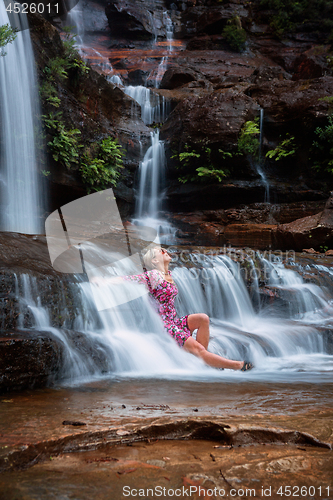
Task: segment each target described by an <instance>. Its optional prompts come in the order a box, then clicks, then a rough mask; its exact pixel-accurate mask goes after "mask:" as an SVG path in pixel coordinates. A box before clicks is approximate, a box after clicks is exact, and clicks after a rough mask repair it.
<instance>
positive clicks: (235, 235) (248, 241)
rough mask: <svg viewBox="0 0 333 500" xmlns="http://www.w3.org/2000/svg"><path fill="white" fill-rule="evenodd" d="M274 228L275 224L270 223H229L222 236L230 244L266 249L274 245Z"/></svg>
mask: <svg viewBox="0 0 333 500" xmlns="http://www.w3.org/2000/svg"><path fill="white" fill-rule="evenodd" d="M275 229H276V225H272V224H230V225H229V226H227V227H226V229H225V231H224V237H225V239H226V242H227V244H229V245H231V246H235V247H250V248H258V249H259V250H267V249H270V248H272V247H274V239H273V237H274V236H273V234H274V231H275Z"/></svg>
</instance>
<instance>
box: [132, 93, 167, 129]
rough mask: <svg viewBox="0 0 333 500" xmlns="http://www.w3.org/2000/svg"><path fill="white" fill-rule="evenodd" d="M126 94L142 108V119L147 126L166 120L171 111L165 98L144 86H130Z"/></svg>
mask: <svg viewBox="0 0 333 500" xmlns="http://www.w3.org/2000/svg"><path fill="white" fill-rule="evenodd" d="M124 92H125V94H127V95H129V96H130V97H132V99H134V100H135V101H136V102H137V103H138V104H139V105H140V106H141V119H142V121H143V122H144V123H145V124H146V125H151V124H152V123H162V122H164V121H165V120H166V118H167V116H168V114H169V111H170V110H169V105H168V104H167V103H166V100H165V97H164V96H159V95H158V94H155V93H154V92H152V91H151V90H150V89H148V88H147V87H144V86H142V85H137V86H132V85H129V86H127V87H125V89H124Z"/></svg>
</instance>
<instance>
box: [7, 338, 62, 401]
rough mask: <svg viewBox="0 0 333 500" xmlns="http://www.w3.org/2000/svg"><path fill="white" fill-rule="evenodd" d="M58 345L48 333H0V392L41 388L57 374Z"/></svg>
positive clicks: (59, 361) (59, 349)
mask: <svg viewBox="0 0 333 500" xmlns="http://www.w3.org/2000/svg"><path fill="white" fill-rule="evenodd" d="M61 361H62V353H61V348H60V345H59V344H58V343H57V342H56V341H55V340H54V339H53V338H52V336H51V335H50V333H49V332H44V333H43V332H35V331H23V330H22V331H17V330H11V331H7V332H5V333H4V332H1V333H0V366H1V372H0V392H7V391H12V390H22V389H31V388H32V387H43V386H45V385H46V384H47V382H48V381H49V380H50V378H51V377H53V376H55V375H56V374H58V372H59V370H60V367H61Z"/></svg>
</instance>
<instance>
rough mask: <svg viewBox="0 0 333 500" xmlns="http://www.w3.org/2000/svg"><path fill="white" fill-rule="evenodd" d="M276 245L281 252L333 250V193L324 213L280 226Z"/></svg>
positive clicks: (277, 231)
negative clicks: (310, 249)
mask: <svg viewBox="0 0 333 500" xmlns="http://www.w3.org/2000/svg"><path fill="white" fill-rule="evenodd" d="M276 244H277V247H278V248H280V249H281V250H285V249H289V248H292V249H294V250H296V251H301V250H302V249H304V248H313V249H315V250H317V251H318V250H322V249H323V248H325V247H328V248H329V249H331V248H333V192H332V193H331V196H330V198H329V199H328V201H327V203H326V205H325V208H324V210H323V211H322V212H319V213H318V214H316V215H312V216H309V217H303V218H301V219H297V220H295V221H294V222H290V223H289V224H281V225H280V226H278V228H277V230H276Z"/></svg>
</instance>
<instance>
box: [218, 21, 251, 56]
mask: <svg viewBox="0 0 333 500" xmlns="http://www.w3.org/2000/svg"><path fill="white" fill-rule="evenodd" d="M222 35H223V36H224V38H225V40H226V41H227V42H228V44H229V45H230V47H231V48H232V49H233V50H235V51H236V52H242V51H243V50H244V49H245V42H246V31H245V30H244V29H243V28H242V25H241V23H240V19H239V17H238V16H236V17H233V18H231V19H229V21H228V24H227V25H226V26H225V28H224V29H223V32H222Z"/></svg>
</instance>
